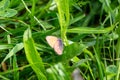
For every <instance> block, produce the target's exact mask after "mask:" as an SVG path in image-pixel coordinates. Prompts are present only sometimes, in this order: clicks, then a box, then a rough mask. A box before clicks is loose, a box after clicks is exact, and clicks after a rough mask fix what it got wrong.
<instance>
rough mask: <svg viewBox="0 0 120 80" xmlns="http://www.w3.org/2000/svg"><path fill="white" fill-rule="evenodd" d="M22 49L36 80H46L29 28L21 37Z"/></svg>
mask: <svg viewBox="0 0 120 80" xmlns="http://www.w3.org/2000/svg"><path fill="white" fill-rule="evenodd" d="M23 41H24V49H25V54H26V57H27V60H28V62H29V64H32V65H31V67H32V69H33V70H34V72H35V73H36V75H37V77H38V80H47V78H46V77H45V69H44V65H43V62H42V59H41V57H39V56H40V55H39V53H38V52H37V50H36V48H35V43H34V41H33V39H32V36H31V31H30V28H28V29H27V30H26V31H25V33H24V36H23Z"/></svg>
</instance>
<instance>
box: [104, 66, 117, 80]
mask: <svg viewBox="0 0 120 80" xmlns="http://www.w3.org/2000/svg"><path fill="white" fill-rule="evenodd" d="M117 70H118V69H117V67H116V66H115V65H110V66H108V67H107V68H106V73H107V78H108V79H109V80H110V79H112V78H113V77H114V76H115V75H116V74H117Z"/></svg>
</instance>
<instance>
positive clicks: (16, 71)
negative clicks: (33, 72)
mask: <svg viewBox="0 0 120 80" xmlns="http://www.w3.org/2000/svg"><path fill="white" fill-rule="evenodd" d="M17 68H18V64H17V58H16V54H14V56H13V70H14V69H15V71H14V80H19V71H18V70H16V69H17Z"/></svg>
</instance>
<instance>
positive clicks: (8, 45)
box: [0, 44, 13, 50]
mask: <svg viewBox="0 0 120 80" xmlns="http://www.w3.org/2000/svg"><path fill="white" fill-rule="evenodd" d="M10 48H13V45H11V44H4V45H0V50H3V49H10Z"/></svg>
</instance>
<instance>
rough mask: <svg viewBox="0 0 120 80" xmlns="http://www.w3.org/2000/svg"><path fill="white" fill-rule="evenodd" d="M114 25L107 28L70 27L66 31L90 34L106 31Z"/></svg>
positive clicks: (110, 29)
mask: <svg viewBox="0 0 120 80" xmlns="http://www.w3.org/2000/svg"><path fill="white" fill-rule="evenodd" d="M114 27H115V26H111V27H108V28H88V27H79V28H72V29H68V30H67V32H68V33H84V34H92V33H96V34H99V33H107V32H110V31H112V30H113V29H114Z"/></svg>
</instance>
